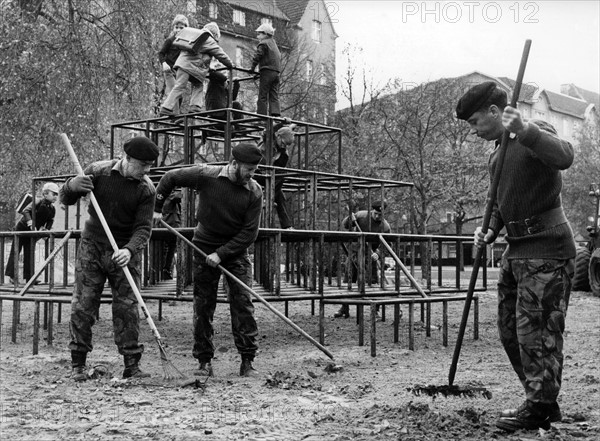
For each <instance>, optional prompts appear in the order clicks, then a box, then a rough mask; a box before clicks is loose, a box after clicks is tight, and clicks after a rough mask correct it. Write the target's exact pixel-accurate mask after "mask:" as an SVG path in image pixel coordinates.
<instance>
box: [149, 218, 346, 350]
mask: <svg viewBox="0 0 600 441" xmlns="http://www.w3.org/2000/svg"><path fill="white" fill-rule="evenodd" d="M160 222H161V224H162V225H163V226H164V227H165V228H167V229H168V230H169V231H170V232H171V233H173V234H175V235H176V236H177V237H179V238H180V239H181V240H183V241H184V242H185V243H187V244H188V245H189V246H191V247H192V248H193V249H194V250H195V251H197V252H198V253H200V255H201V256H202V257H204V258H206V253H205V252H204V251H202V250H201V249H200V248H198V247H197V246H196V245H195V244H194V242H192V241H191V240H189V239H188V238H187V237H185V236H184V235H183V234H181V233H180V232H179V231H177V230H176V229H175V228H173V227H172V226H171V225H169V224H168V223H166V222H165V221H164V220H162V219H160ZM217 268H219V269H220V270H221V271H222V272H223V274H225V275H226V276H227V277H229V278H230V279H232V280H234V281H235V282H236V283H238V284H239V285H240V286H241V287H242V288H244V289H245V290H246V291H248V292H249V293H250V294H252V295H253V296H254V297H255V298H256V299H257V300H258V301H260V302H261V303H262V304H263V305H265V306H266V307H267V308H268V309H269V310H270V311H271V312H272V313H274V314H275V315H276V316H277V317H279V318H280V319H281V320H283V321H284V322H286V323H287V324H288V325H290V326H291V327H292V328H294V330H296V332H298V333H299V334H300V335H301V336H302V337H304V338H306V339H307V340H308V341H309V342H311V343H312V344H313V345H315V346H316V347H317V348H319V349H320V350H321V351H322V352H323V353H324V354H325V355H327V356H328V357H329V358H331V359H332V360H333V359H334V358H333V354H332V353H331V352H329V351H328V350H327V349H326V348H325V347H324V346H323V345H321V344H320V343H319V342H318V341H316V340H315V339H314V338H312V337H311V336H310V335H308V334H307V333H306V331H304V330H303V329H302V328H300V327H299V326H298V325H297V324H296V323H294V322H293V321H291V320H290V319H289V318H287V317H286V316H285V315H283V314H282V313H281V312H279V310H277V309H276V308H274V307H273V306H272V305H271V304H270V303H269V302H267V301H266V300H265V299H264V298H263V297H262V296H261V295H260V294H258V293H257V292H256V291H254V290H253V289H252V288H250V287H249V286H248V285H246V284H245V283H244V282H243V281H242V280H240V279H239V278H238V277H236V276H235V275H234V274H232V273H231V272H230V271H228V270H227V269H226V268H223V266H222V265H217Z"/></svg>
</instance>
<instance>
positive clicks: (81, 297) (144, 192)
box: [60, 136, 158, 382]
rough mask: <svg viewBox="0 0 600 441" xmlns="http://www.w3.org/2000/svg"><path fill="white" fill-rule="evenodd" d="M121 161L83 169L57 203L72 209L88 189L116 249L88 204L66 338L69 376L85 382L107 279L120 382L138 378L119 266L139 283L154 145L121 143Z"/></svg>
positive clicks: (134, 323)
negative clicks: (120, 365)
mask: <svg viewBox="0 0 600 441" xmlns="http://www.w3.org/2000/svg"><path fill="white" fill-rule="evenodd" d="M123 150H124V151H125V157H124V158H122V159H111V160H108V161H98V162H94V163H92V164H90V165H88V166H87V167H86V168H85V169H84V173H85V174H82V175H79V176H76V177H74V178H71V179H69V180H67V182H66V183H65V185H63V187H62V188H61V190H60V201H61V202H62V203H63V204H65V205H73V204H75V203H76V202H77V200H78V199H79V198H80V197H82V196H85V195H86V194H87V193H89V192H90V191H92V192H93V193H94V195H95V197H96V199H97V200H98V204H99V205H100V208H101V210H102V213H103V214H104V217H105V218H106V222H107V223H108V227H109V228H110V230H111V232H112V234H113V236H114V239H115V242H116V243H117V247H118V248H119V249H118V250H117V251H114V250H113V247H112V245H111V243H110V242H109V241H108V238H107V237H106V233H105V232H104V228H103V226H102V223H101V220H100V218H99V217H98V215H97V214H96V210H94V208H93V206H92V204H90V206H89V218H88V220H87V221H86V223H85V226H84V228H83V231H82V233H81V242H80V244H79V249H78V252H77V264H76V266H75V285H74V288H73V299H72V301H71V321H70V327H69V329H70V334H71V342H70V343H69V349H70V350H71V365H72V368H73V370H72V378H73V380H74V381H78V382H79V381H86V380H87V379H88V375H87V369H86V359H87V354H88V353H89V352H90V351H91V350H92V326H93V325H94V322H95V319H94V317H95V316H96V315H97V308H98V305H99V304H100V297H101V295H102V291H103V290H104V285H105V283H106V280H107V279H108V281H109V283H110V286H111V288H112V293H113V298H112V302H113V308H112V311H113V324H114V334H115V343H116V344H117V348H118V350H119V353H120V354H121V355H122V356H123V360H124V364H125V369H124V371H123V378H130V377H135V378H143V377H148V376H149V374H147V373H144V372H142V370H141V369H140V367H139V361H140V359H141V357H142V352H143V351H144V345H142V344H140V343H139V311H138V303H137V299H136V297H135V293H134V292H133V289H132V288H131V285H130V284H129V281H128V280H127V278H126V276H125V273H124V272H123V270H122V267H124V266H127V267H128V268H129V270H130V272H131V275H132V276H133V278H134V280H135V282H136V284H137V285H138V287H139V285H140V276H141V262H142V253H143V251H144V249H145V247H146V245H147V243H148V240H149V239H150V234H151V231H152V217H153V209H154V199H155V189H154V185H153V184H152V182H151V181H150V179H148V176H147V174H148V172H149V171H150V167H152V165H153V164H154V162H155V161H156V158H157V157H158V147H157V146H156V144H154V143H153V142H152V141H150V140H149V139H148V138H146V137H145V136H138V137H135V138H132V139H129V140H128V141H126V142H125V144H124V145H123Z"/></svg>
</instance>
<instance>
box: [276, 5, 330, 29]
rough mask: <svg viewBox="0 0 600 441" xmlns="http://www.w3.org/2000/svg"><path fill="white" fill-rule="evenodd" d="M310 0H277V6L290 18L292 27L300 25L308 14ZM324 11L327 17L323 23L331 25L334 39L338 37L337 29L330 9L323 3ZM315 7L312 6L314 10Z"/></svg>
mask: <svg viewBox="0 0 600 441" xmlns="http://www.w3.org/2000/svg"><path fill="white" fill-rule="evenodd" d="M308 1H309V0H276V3H277V5H278V6H279V7H280V8H281V10H282V11H283V12H284V13H285V14H286V15H287V16H288V17H289V19H290V25H292V26H295V25H297V24H298V23H300V20H302V17H303V16H304V13H305V12H306V8H308ZM311 1H312V2H317V1H321V0H311ZM322 6H323V10H324V11H325V17H324V18H323V20H321V21H323V22H327V23H329V24H330V25H331V30H332V32H333V35H334V37H336V38H337V37H338V34H337V32H335V28H334V27H333V21H332V20H331V17H330V16H329V9H328V8H327V5H326V4H325V3H323V5H322ZM313 8H314V6H311V9H313Z"/></svg>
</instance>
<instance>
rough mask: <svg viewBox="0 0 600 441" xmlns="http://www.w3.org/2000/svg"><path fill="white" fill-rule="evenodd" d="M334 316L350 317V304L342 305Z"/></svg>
mask: <svg viewBox="0 0 600 441" xmlns="http://www.w3.org/2000/svg"><path fill="white" fill-rule="evenodd" d="M333 316H334V317H335V318H339V317H344V318H348V317H350V306H348V305H342V306H341V307H340V309H339V311H338V312H336V313H335V314H333Z"/></svg>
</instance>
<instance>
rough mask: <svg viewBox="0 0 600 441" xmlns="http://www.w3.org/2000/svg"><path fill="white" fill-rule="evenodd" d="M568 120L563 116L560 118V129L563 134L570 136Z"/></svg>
mask: <svg viewBox="0 0 600 441" xmlns="http://www.w3.org/2000/svg"><path fill="white" fill-rule="evenodd" d="M569 129H570V127H569V120H568V119H567V118H565V117H563V119H562V131H563V136H564V137H567V138H570V137H571V131H570V130H569Z"/></svg>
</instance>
